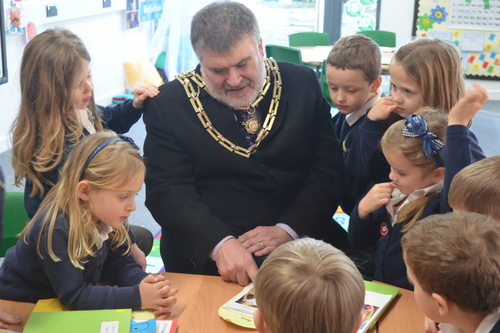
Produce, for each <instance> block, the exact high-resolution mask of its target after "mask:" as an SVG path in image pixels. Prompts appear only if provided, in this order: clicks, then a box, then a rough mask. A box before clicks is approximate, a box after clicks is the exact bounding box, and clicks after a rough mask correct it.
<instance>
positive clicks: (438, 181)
mask: <svg viewBox="0 0 500 333" xmlns="http://www.w3.org/2000/svg"><path fill="white" fill-rule="evenodd" d="M487 99H488V94H487V92H486V90H485V89H484V88H482V87H481V86H479V85H475V88H474V90H471V91H470V92H469V93H468V94H467V95H466V96H465V97H464V98H463V99H462V100H460V101H459V102H458V103H456V104H455V106H454V107H453V108H452V109H451V110H450V112H449V115H448V120H447V116H446V114H445V113H444V112H436V111H434V110H433V109H431V108H428V107H425V108H422V109H421V110H419V111H418V112H417V113H416V114H410V115H408V116H407V117H406V119H403V120H400V121H398V122H396V123H394V124H393V125H392V126H391V127H390V128H389V129H388V130H387V131H386V132H385V134H384V136H383V138H382V142H381V147H382V152H383V154H384V157H385V158H386V159H387V161H388V163H389V165H390V167H391V172H390V174H389V178H390V180H391V182H384V183H380V184H376V185H375V186H373V187H372V188H371V190H370V191H369V192H368V193H367V194H366V196H365V197H364V198H363V199H362V200H361V201H360V202H359V204H358V205H357V206H356V207H355V208H354V210H353V212H352V214H351V219H350V221H349V244H350V245H351V246H352V247H355V248H368V247H371V246H376V247H377V250H376V254H375V260H374V261H375V276H374V278H375V279H376V280H377V281H381V282H385V283H389V284H392V285H396V286H399V287H402V288H406V289H412V286H411V285H410V283H409V282H408V279H407V276H406V268H405V265H404V262H403V256H402V250H401V238H402V237H403V235H404V233H405V232H406V231H408V230H409V229H410V228H411V227H412V226H413V225H414V224H415V222H416V221H418V220H419V219H421V218H424V217H427V216H429V215H433V214H443V213H446V212H449V211H451V208H450V206H449V205H448V191H449V188H450V184H451V181H452V180H453V177H454V176H455V174H457V173H458V172H459V171H460V170H461V169H462V168H464V167H466V166H468V165H470V164H472V163H473V161H474V159H473V156H472V149H471V142H472V139H471V136H470V132H469V129H468V127H467V125H468V124H469V122H470V121H471V120H472V118H473V117H474V115H475V114H476V113H477V111H479V109H480V108H481V107H482V106H483V104H484V103H485V102H486V101H487ZM445 145H446V146H445Z"/></svg>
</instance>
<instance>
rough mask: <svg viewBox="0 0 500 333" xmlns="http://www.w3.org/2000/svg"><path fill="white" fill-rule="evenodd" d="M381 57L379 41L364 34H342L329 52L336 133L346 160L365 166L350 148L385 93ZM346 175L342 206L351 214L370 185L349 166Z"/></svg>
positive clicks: (328, 77)
mask: <svg viewBox="0 0 500 333" xmlns="http://www.w3.org/2000/svg"><path fill="white" fill-rule="evenodd" d="M380 58H381V55H380V48H379V47H378V45H377V44H375V42H373V40H371V39H370V38H368V37H365V36H363V35H353V36H347V37H344V38H341V39H340V40H339V41H338V42H337V43H335V45H334V46H333V47H332V50H331V51H330V54H329V55H328V59H327V68H326V76H327V79H328V87H329V89H330V97H331V99H332V102H333V104H335V106H336V107H337V108H338V110H339V113H337V114H336V115H335V116H334V117H333V119H332V123H333V126H334V128H335V135H336V136H337V139H338V140H339V141H340V142H341V143H342V146H343V150H344V164H348V163H349V164H350V165H359V166H361V164H360V163H361V161H360V159H359V156H358V155H357V154H352V153H349V151H350V149H351V147H352V146H353V145H357V144H358V142H359V132H358V126H359V125H360V124H361V123H362V122H363V120H364V118H365V114H366V113H367V112H368V111H369V110H370V108H371V107H372V106H373V105H374V104H375V103H376V102H377V101H378V100H379V99H380V96H381V94H382V89H381V88H380V84H381V83H382V78H381V76H380V61H381V60H380ZM355 151H358V150H357V149H355ZM344 177H345V181H344V182H345V185H346V189H347V195H345V197H344V199H343V200H342V202H341V207H342V209H343V210H344V212H346V213H347V214H349V213H350V211H351V210H352V208H353V207H354V205H355V204H356V202H358V201H359V200H360V199H361V197H362V196H363V195H364V194H365V192H366V190H367V189H368V185H366V181H365V180H363V179H361V178H360V177H357V176H356V173H353V172H352V170H350V169H349V168H345V171H344Z"/></svg>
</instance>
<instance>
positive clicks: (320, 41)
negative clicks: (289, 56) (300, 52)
mask: <svg viewBox="0 0 500 333" xmlns="http://www.w3.org/2000/svg"><path fill="white" fill-rule="evenodd" d="M288 45H290V46H328V45H331V44H330V36H328V34H327V33H324V32H298V33H296V34H291V35H288Z"/></svg>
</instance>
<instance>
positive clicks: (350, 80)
mask: <svg viewBox="0 0 500 333" xmlns="http://www.w3.org/2000/svg"><path fill="white" fill-rule="evenodd" d="M380 58H381V55H380V48H379V47H378V45H377V44H375V42H374V41H373V40H371V39H370V38H368V37H365V36H363V35H352V36H347V37H343V38H341V39H340V40H339V41H338V42H336V43H335V45H334V46H333V47H332V50H331V51H330V54H329V55H328V59H327V69H326V73H327V78H328V87H329V89H330V97H331V99H332V102H333V104H335V106H336V107H337V108H338V109H339V112H340V113H344V114H349V113H352V112H354V111H356V110H359V109H360V108H361V107H362V106H363V105H365V103H366V102H367V101H368V100H369V98H370V96H371V95H373V94H375V93H376V91H377V89H378V88H379V87H380V84H381V82H382V78H381V76H380V68H381V65H380V63H381V60H380Z"/></svg>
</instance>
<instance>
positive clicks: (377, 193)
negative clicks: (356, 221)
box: [358, 183, 394, 219]
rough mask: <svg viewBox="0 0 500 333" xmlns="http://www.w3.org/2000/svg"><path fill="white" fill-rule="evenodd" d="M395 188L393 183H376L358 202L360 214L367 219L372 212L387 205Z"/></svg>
mask: <svg viewBox="0 0 500 333" xmlns="http://www.w3.org/2000/svg"><path fill="white" fill-rule="evenodd" d="M393 190H394V185H392V183H381V184H377V185H374V186H373V187H372V189H371V190H370V191H369V192H368V193H367V194H366V195H365V196H364V197H363V199H361V201H360V202H359V204H358V216H359V217H360V218H362V219H366V218H367V217H368V216H370V214H371V213H373V212H375V211H376V210H377V209H379V208H380V207H382V206H384V205H387V204H388V203H389V201H391V194H392V191H393Z"/></svg>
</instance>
